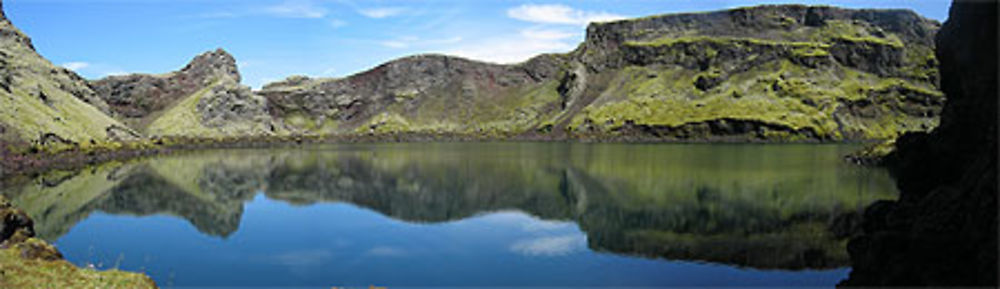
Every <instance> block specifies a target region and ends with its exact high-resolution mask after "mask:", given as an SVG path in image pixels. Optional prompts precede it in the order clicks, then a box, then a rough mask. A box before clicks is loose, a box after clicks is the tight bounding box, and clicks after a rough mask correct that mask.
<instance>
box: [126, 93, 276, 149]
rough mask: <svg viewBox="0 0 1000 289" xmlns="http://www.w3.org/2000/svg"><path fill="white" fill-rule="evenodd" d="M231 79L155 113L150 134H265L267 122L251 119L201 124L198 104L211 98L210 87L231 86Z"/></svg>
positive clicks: (196, 135) (200, 135)
mask: <svg viewBox="0 0 1000 289" xmlns="http://www.w3.org/2000/svg"><path fill="white" fill-rule="evenodd" d="M234 85H237V84H235V83H232V81H230V80H225V79H224V80H218V81H216V82H214V83H213V84H211V85H209V86H207V87H205V88H203V89H201V90H199V91H197V92H195V93H193V94H191V95H189V96H186V97H184V98H181V99H180V100H179V101H178V102H177V103H176V104H174V105H173V106H171V107H170V108H167V109H166V110H164V111H162V112H158V113H161V114H160V115H159V116H157V117H156V118H155V119H154V120H153V121H152V122H151V123H150V124H149V126H148V127H147V128H146V133H147V134H148V135H149V136H180V137H194V138H220V137H233V136H256V135H260V134H264V132H265V131H267V129H266V128H265V127H266V125H267V124H265V123H257V122H252V121H231V122H229V123H227V124H226V125H224V126H220V127H208V126H205V124H203V123H202V121H201V119H202V117H201V112H199V111H198V103H199V102H201V101H202V99H203V98H205V97H210V96H211V94H212V90H213V89H215V88H216V87H220V86H223V87H224V86H234Z"/></svg>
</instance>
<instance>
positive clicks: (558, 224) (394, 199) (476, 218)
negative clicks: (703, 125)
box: [3, 143, 897, 288]
mask: <svg viewBox="0 0 1000 289" xmlns="http://www.w3.org/2000/svg"><path fill="white" fill-rule="evenodd" d="M858 148H859V146H857V145H816V144H794V145H793V144H788V145H745V144H744V145H736V144H570V143H438V144H434V143H431V144H427V143H422V144H349V145H315V146H305V147H299V148H276V149H226V150H206V151H192V152H181V153H177V154H173V155H169V156H160V157H152V158H147V159H141V160H135V161H128V162H123V163H109V164H103V165H99V166H95V167H91V168H87V169H85V170H82V171H75V172H65V171H60V172H51V173H48V174H45V175H44V176H42V177H39V178H37V179H36V180H34V181H32V182H30V183H28V184H23V185H21V186H18V187H10V188H4V189H3V194H4V195H5V196H6V197H8V198H9V199H11V200H12V201H13V202H14V203H15V205H17V206H19V207H21V208H23V209H24V210H25V211H27V212H28V213H29V215H31V216H32V217H33V218H34V220H35V228H36V232H37V234H38V235H39V236H40V237H41V238H43V239H45V240H48V241H50V242H53V243H54V244H55V245H56V246H57V247H58V248H59V250H60V251H62V253H63V254H64V255H65V257H66V259H67V260H69V261H71V262H73V263H75V264H78V265H81V266H93V267H95V268H99V269H108V268H118V269H122V270H130V271H141V272H145V273H147V274H149V275H150V276H151V277H152V278H153V279H154V280H156V282H157V284H159V285H160V286H161V287H163V288H187V287H211V286H232V287H245V286H287V287H314V288H330V287H331V286H355V287H365V288H367V286H369V285H376V286H387V287H389V288H398V287H438V286H469V287H476V286H487V285H489V286H494V287H495V286H511V287H523V286H537V287H581V286H594V287H604V286H627V287H634V286H648V287H661V286H718V285H740V286H778V285H781V286H825V287H832V286H833V285H835V284H836V283H837V282H838V281H840V280H841V279H843V278H845V277H846V276H847V274H848V272H849V271H850V268H849V258H848V255H847V252H846V249H845V246H846V242H847V236H848V235H849V232H850V229H849V228H850V227H851V226H850V224H851V222H852V221H856V220H857V214H859V213H860V212H862V211H863V209H864V207H865V206H867V205H868V204H870V203H872V202H873V201H876V200H882V199H894V198H895V197H896V195H897V192H896V189H895V187H894V183H893V181H892V180H891V179H890V177H889V175H888V173H887V172H886V171H885V170H883V169H877V168H865V167H858V166H854V165H850V164H848V163H846V162H844V161H843V160H842V156H843V155H845V154H847V153H849V152H851V151H853V150H856V149H858Z"/></svg>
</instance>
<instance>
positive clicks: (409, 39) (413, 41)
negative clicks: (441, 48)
mask: <svg viewBox="0 0 1000 289" xmlns="http://www.w3.org/2000/svg"><path fill="white" fill-rule="evenodd" d="M459 42H462V37H457V36H456V37H451V38H441V39H421V38H420V37H418V36H412V35H411V36H403V37H399V38H396V39H392V40H386V41H382V42H380V43H379V44H381V45H382V46H385V47H389V48H397V49H403V48H410V47H413V46H432V45H447V44H455V43H459Z"/></svg>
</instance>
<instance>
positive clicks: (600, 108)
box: [568, 40, 941, 140]
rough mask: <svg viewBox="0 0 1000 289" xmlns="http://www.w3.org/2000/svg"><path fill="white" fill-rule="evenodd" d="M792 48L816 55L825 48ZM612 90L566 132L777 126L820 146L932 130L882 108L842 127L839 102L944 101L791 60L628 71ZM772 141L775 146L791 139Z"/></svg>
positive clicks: (929, 91) (928, 122)
mask: <svg viewBox="0 0 1000 289" xmlns="http://www.w3.org/2000/svg"><path fill="white" fill-rule="evenodd" d="M681 41H683V40H681ZM699 41H702V40H699ZM710 41H723V42H724V41H728V40H710ZM671 43H675V42H671ZM795 47H797V48H796V49H803V48H807V49H821V47H822V46H813V45H806V44H802V45H795ZM750 57H751V58H753V57H754V56H750ZM700 78H721V79H723V80H721V81H719V82H718V83H717V84H715V85H713V86H712V87H710V88H708V89H707V90H702V89H700V88H699V87H698V82H699V81H700ZM613 83H614V85H611V86H610V88H609V89H608V90H607V91H605V92H603V93H602V94H601V96H600V97H599V98H597V99H596V100H595V101H594V102H593V103H592V104H591V105H590V106H588V107H586V108H585V109H584V110H583V111H582V112H581V113H580V114H579V115H577V116H575V117H574V118H573V120H572V122H571V124H570V126H569V127H568V128H569V129H570V130H579V129H580V128H581V127H582V126H586V127H588V128H587V129H588V130H592V129H597V130H598V131H602V132H605V133H607V132H610V131H612V130H613V129H615V128H617V127H621V126H623V125H625V124H626V123H631V124H634V125H649V126H665V127H679V126H681V125H684V124H688V123H698V122H705V121H711V120H716V119H736V120H747V121H759V122H763V123H769V124H774V125H778V126H782V127H787V128H789V129H790V130H792V131H801V130H809V131H812V132H814V133H816V134H817V135H818V137H821V138H825V139H848V138H850V139H856V138H864V139H888V138H893V137H895V136H898V135H899V134H901V133H902V132H905V131H912V130H924V129H927V128H928V127H933V119H934V118H933V116H931V115H929V116H912V115H907V114H905V113H904V112H902V111H900V110H899V109H897V108H895V107H885V108H883V109H882V111H883V113H882V115H879V116H878V117H875V118H872V119H861V118H856V121H854V122H850V123H847V125H846V126H845V125H844V123H838V121H840V120H839V119H836V118H838V117H839V116H835V113H836V112H837V110H838V108H840V107H841V106H843V105H844V104H843V102H849V101H859V100H864V99H868V98H871V97H873V95H882V94H885V93H887V90H888V89H889V88H892V87H901V88H903V89H905V90H911V91H915V92H917V94H919V95H927V96H929V97H931V98H939V97H941V94H940V93H939V92H936V91H935V90H934V88H933V86H931V85H930V84H926V83H921V82H919V81H913V80H908V79H900V78H885V77H880V76H877V75H875V74H873V73H869V72H865V71H858V70H855V69H851V68H847V67H843V66H832V67H828V68H822V69H817V68H812V67H808V66H803V65H801V64H797V63H795V62H794V61H792V60H788V59H785V60H778V61H769V62H764V63H762V64H761V65H758V66H754V67H752V68H750V69H748V70H746V71H742V72H740V71H732V72H727V71H725V67H720V68H709V69H708V70H706V71H704V72H698V71H697V70H690V69H686V68H684V67H678V66H671V65H654V66H629V67H626V68H624V69H623V70H622V71H621V72H619V73H618V76H617V77H616V79H615V80H613ZM845 133H846V134H849V135H844V134H845ZM779 134H780V133H779ZM859 135H860V136H859ZM775 137H776V138H778V139H779V140H780V139H787V138H788V137H789V136H784V135H775ZM792 137H794V136H792Z"/></svg>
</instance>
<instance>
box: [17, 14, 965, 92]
mask: <svg viewBox="0 0 1000 289" xmlns="http://www.w3.org/2000/svg"><path fill="white" fill-rule="evenodd" d="M4 2H5V3H4V9H6V12H7V15H8V17H9V18H10V19H11V20H12V21H13V22H14V24H15V25H17V26H18V27H19V28H21V30H23V31H24V32H25V33H28V35H30V36H31V37H32V40H33V42H34V44H35V47H36V49H38V51H39V52H40V53H41V54H42V55H43V56H45V57H46V58H48V59H49V60H51V61H52V62H53V63H55V64H57V65H62V66H65V67H67V68H70V69H73V70H76V71H77V72H78V73H80V74H81V75H83V76H84V77H86V78H90V79H94V78H100V77H104V76H107V75H113V74H124V73H133V72H140V73H163V72H168V71H172V70H177V69H179V68H181V67H183V66H184V65H185V64H187V62H188V61H189V60H190V59H191V58H192V57H194V56H195V55H197V54H199V53H201V52H204V51H208V50H211V49H215V48H217V47H221V48H224V49H226V50H227V51H229V52H230V53H232V54H233V55H234V56H235V57H236V59H237V61H238V64H239V66H240V71H241V72H242V74H243V79H244V80H243V82H244V83H245V84H248V85H251V86H253V87H258V88H259V87H260V86H261V85H262V84H264V83H267V82H271V81H276V80H281V79H284V78H285V77H287V76H290V75H308V76H313V77H340V76H346V75H350V74H353V73H357V72H360V71H363V70H365V69H369V68H372V67H374V66H376V65H378V64H380V63H382V62H385V61H388V60H392V59H394V58H398V57H402V56H406V55H411V54H418V53H444V54H451V55H458V56H463V57H468V58H473V59H478V60H484V61H491V62H499V63H513V62H519V61H522V60H525V59H527V58H528V57H530V56H532V55H535V54H538V53H543V52H566V51H569V50H572V49H573V48H575V47H576V45H577V44H578V43H579V42H580V41H581V40H582V39H583V35H584V30H585V27H586V23H587V22H588V21H601V20H612V19H617V18H622V17H640V16H647V15H655V14H663V13H677V12H695V11H710V10H719V9H726V8H731V7H739V6H751V5H756V4H765V3H803V4H825V5H835V6H843V7H851V8H907V9H912V10H914V11H916V12H917V13H919V14H921V15H923V16H925V17H928V18H931V19H936V20H938V21H942V22H943V21H944V20H945V19H946V18H947V14H948V7H949V5H950V2H951V1H950V0H864V1H861V0H840V1H833V0H827V1H823V0H801V1H750V0H729V1H726V0H660V1H654V0H636V1H625V0H619V1H610V0H608V1H597V0H583V1H579V0H578V1H565V0H552V1H548V0H536V1H520V0H505V1H500V0H488V1H458V0H428V1H412V0H411V1H402V0H395V1H356V0H260V1H249V0H240V1H237V0H131V1H126V0H83V1H81V0H7V1H4Z"/></svg>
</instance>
